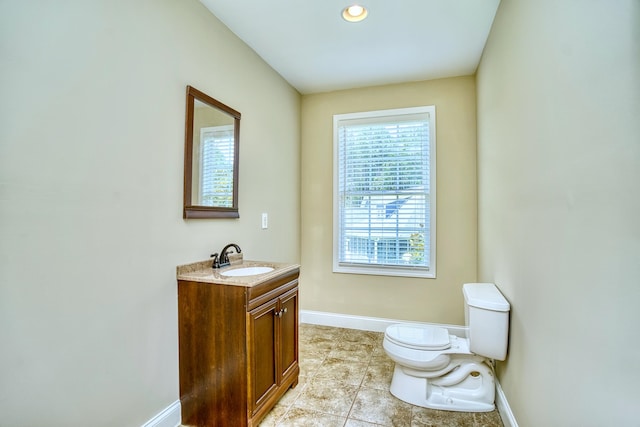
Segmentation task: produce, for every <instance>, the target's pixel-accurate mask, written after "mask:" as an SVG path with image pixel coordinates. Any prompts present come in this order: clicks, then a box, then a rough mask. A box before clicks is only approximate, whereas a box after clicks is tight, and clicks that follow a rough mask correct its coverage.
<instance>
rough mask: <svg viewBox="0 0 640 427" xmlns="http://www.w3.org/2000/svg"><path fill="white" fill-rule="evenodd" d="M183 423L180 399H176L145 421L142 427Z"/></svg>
mask: <svg viewBox="0 0 640 427" xmlns="http://www.w3.org/2000/svg"><path fill="white" fill-rule="evenodd" d="M181 423H182V414H181V412H180V401H179V400H176V401H175V402H173V403H172V404H171V405H169V406H167V407H166V408H165V409H163V410H162V412H160V413H159V414H158V415H156V416H155V417H153V418H151V419H150V420H149V421H147V422H146V423H144V424H143V425H142V427H177V426H179V425H180V424H181Z"/></svg>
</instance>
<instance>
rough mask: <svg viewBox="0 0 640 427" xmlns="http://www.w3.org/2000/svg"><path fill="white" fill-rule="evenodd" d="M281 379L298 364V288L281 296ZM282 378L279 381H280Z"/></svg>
mask: <svg viewBox="0 0 640 427" xmlns="http://www.w3.org/2000/svg"><path fill="white" fill-rule="evenodd" d="M279 313H280V315H279V320H280V366H279V369H278V371H279V372H280V380H282V379H283V378H284V377H286V376H287V375H289V374H290V373H291V371H292V370H294V369H295V368H296V366H297V364H298V288H295V289H292V290H290V291H289V292H287V293H285V294H284V295H282V296H281V297H280V309H279ZM280 380H279V381H278V383H280Z"/></svg>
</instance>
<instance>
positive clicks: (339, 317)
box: [300, 310, 518, 427]
mask: <svg viewBox="0 0 640 427" xmlns="http://www.w3.org/2000/svg"><path fill="white" fill-rule="evenodd" d="M300 323H309V324H312V325H323V326H333V327H336V328H347V329H360V330H362V331H374V332H384V331H385V329H387V327H388V326H389V325H393V324H395V323H422V324H428V325H433V326H439V327H441V328H447V330H448V331H449V333H450V334H451V335H456V336H459V337H465V336H466V330H465V328H464V327H463V326H458V325H442V324H437V325H436V324H432V323H426V322H408V321H406V320H396V319H384V318H380V317H364V316H354V315H351V314H339V313H328V312H324V311H311V310H300ZM496 408H497V409H498V413H499V414H500V417H501V418H502V422H503V424H504V427H518V423H517V422H516V419H515V417H514V416H513V412H511V408H510V407H509V402H507V397H506V396H505V394H504V391H503V390H502V387H500V383H499V382H498V379H497V378H496Z"/></svg>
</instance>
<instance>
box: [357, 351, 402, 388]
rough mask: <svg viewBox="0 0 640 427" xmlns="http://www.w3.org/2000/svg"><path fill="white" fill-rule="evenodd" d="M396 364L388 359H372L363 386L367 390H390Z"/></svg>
mask: <svg viewBox="0 0 640 427" xmlns="http://www.w3.org/2000/svg"><path fill="white" fill-rule="evenodd" d="M394 367H395V363H394V362H393V360H391V359H389V358H387V357H372V358H371V362H369V367H367V371H366V372H365V374H364V380H363V381H362V386H363V387H367V388H377V389H380V390H389V385H390V384H391V378H393V370H394Z"/></svg>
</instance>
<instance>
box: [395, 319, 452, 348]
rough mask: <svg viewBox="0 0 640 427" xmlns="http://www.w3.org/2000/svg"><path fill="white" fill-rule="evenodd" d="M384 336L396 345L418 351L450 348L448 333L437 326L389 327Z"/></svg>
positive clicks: (408, 325) (404, 325)
mask: <svg viewBox="0 0 640 427" xmlns="http://www.w3.org/2000/svg"><path fill="white" fill-rule="evenodd" d="M385 335H386V336H387V338H388V339H389V340H391V341H393V342H395V343H396V344H399V345H403V346H406V347H410V348H415V349H419V350H446V349H448V348H449V347H451V343H450V342H449V331H447V330H446V329H445V328H440V327H437V326H425V325H410V324H400V325H391V326H389V327H388V328H387V330H386V332H385Z"/></svg>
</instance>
